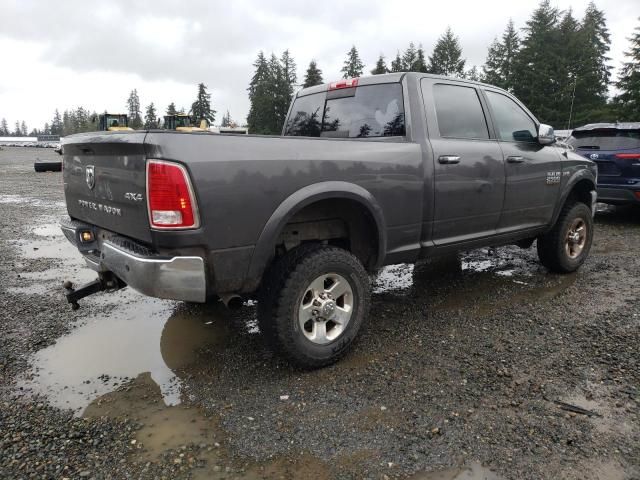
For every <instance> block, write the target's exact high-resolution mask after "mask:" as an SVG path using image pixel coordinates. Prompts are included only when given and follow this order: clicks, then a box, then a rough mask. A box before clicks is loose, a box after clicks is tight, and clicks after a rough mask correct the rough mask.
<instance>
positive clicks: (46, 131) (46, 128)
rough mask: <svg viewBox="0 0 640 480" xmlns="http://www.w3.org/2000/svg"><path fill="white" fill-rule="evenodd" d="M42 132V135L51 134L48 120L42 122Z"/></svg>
mask: <svg viewBox="0 0 640 480" xmlns="http://www.w3.org/2000/svg"><path fill="white" fill-rule="evenodd" d="M42 134H43V135H51V127H50V126H49V123H48V122H45V123H44V128H43V129H42Z"/></svg>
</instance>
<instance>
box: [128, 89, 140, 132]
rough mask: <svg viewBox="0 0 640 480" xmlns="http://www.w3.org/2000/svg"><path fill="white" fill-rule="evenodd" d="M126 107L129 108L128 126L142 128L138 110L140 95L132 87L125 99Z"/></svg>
mask: <svg viewBox="0 0 640 480" xmlns="http://www.w3.org/2000/svg"><path fill="white" fill-rule="evenodd" d="M127 108H128V110H129V126H130V127H131V128H133V129H134V130H137V129H139V128H142V112H141V111H140V97H138V90H137V89H135V88H134V89H133V90H131V93H130V94H129V98H128V99H127Z"/></svg>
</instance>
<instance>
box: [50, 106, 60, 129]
mask: <svg viewBox="0 0 640 480" xmlns="http://www.w3.org/2000/svg"><path fill="white" fill-rule="evenodd" d="M51 135H62V117H60V112H59V111H58V109H57V108H56V112H55V113H54V114H53V120H52V121H51Z"/></svg>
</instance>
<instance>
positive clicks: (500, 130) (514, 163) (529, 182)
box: [485, 89, 562, 233]
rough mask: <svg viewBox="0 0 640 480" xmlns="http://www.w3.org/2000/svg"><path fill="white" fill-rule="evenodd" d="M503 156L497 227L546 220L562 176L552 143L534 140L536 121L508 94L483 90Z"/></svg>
mask: <svg viewBox="0 0 640 480" xmlns="http://www.w3.org/2000/svg"><path fill="white" fill-rule="evenodd" d="M485 95H486V98H487V102H488V104H489V108H490V111H491V116H492V118H493V123H494V127H495V132H496V136H497V138H498V140H499V141H500V147H501V148H502V152H503V155H504V160H505V171H506V176H507V184H506V189H505V198H504V211H503V214H502V217H501V219H500V224H499V227H498V229H499V231H500V232H501V233H502V232H508V231H510V230H520V229H523V228H533V227H538V226H541V225H546V224H548V223H549V222H550V221H551V219H552V217H553V212H554V208H555V205H556V201H557V198H558V195H559V194H560V182H561V178H562V168H561V158H560V154H559V153H558V150H557V148H556V147H555V146H543V145H540V144H539V143H538V126H537V123H536V121H535V120H534V119H533V118H532V117H531V116H530V115H529V114H528V113H527V112H526V111H525V110H524V109H523V108H522V107H521V106H520V105H519V104H518V103H517V102H516V101H514V100H513V99H512V98H511V97H509V96H508V95H505V94H504V93H502V92H498V91H493V90H489V89H487V90H485Z"/></svg>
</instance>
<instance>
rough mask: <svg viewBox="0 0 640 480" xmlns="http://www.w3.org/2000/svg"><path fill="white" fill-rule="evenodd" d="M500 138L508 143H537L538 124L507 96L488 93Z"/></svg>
mask: <svg viewBox="0 0 640 480" xmlns="http://www.w3.org/2000/svg"><path fill="white" fill-rule="evenodd" d="M486 93H487V98H488V99H489V104H490V105H491V110H492V112H493V116H494V117H495V118H494V120H495V124H496V128H497V130H498V132H497V133H498V138H500V140H504V141H507V142H536V141H537V138H538V134H537V132H536V124H535V122H534V121H533V120H532V119H531V117H530V116H529V115H527V114H526V112H525V111H524V110H523V109H522V108H521V107H520V105H518V104H517V103H516V102H514V101H513V100H511V99H510V98H509V97H507V96H506V95H502V94H500V93H495V92H491V91H489V90H487V91H486Z"/></svg>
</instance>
